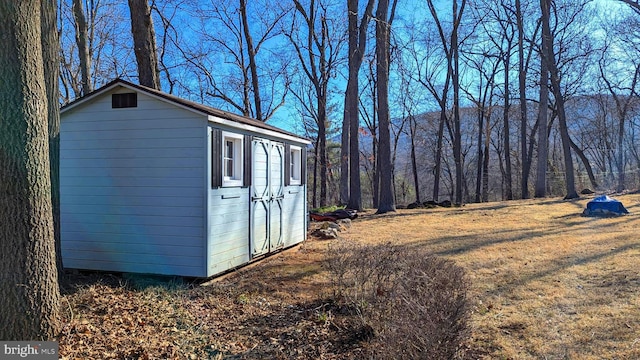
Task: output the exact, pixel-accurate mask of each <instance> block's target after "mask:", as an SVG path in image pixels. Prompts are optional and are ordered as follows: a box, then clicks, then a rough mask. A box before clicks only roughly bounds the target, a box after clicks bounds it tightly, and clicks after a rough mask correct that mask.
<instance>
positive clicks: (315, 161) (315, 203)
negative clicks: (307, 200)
mask: <svg viewBox="0 0 640 360" xmlns="http://www.w3.org/2000/svg"><path fill="white" fill-rule="evenodd" d="M318 139H320V137H319V136H318V138H317V139H316V146H315V148H314V149H313V150H314V156H315V158H314V159H313V197H312V201H311V202H312V204H313V207H314V208H317V207H318V153H319V149H318V148H319V147H318Z"/></svg>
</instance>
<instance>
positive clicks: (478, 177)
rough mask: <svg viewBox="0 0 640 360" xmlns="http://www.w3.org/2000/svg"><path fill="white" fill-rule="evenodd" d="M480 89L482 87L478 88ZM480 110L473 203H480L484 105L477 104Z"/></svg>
mask: <svg viewBox="0 0 640 360" xmlns="http://www.w3.org/2000/svg"><path fill="white" fill-rule="evenodd" d="M480 88H482V86H481V87H480ZM479 105H480V108H479V109H478V161H477V162H476V199H475V202H477V203H479V202H480V201H482V198H481V193H480V192H481V190H482V161H483V157H484V153H483V149H482V135H483V132H484V104H479Z"/></svg>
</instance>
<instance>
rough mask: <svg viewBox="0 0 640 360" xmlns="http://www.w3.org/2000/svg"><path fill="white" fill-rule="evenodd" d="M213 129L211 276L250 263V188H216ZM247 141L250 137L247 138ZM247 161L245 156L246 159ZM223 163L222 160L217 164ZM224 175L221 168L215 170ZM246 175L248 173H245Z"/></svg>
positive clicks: (210, 151) (209, 219) (209, 213)
mask: <svg viewBox="0 0 640 360" xmlns="http://www.w3.org/2000/svg"><path fill="white" fill-rule="evenodd" d="M211 131H212V129H211V128H209V130H208V131H207V133H208V139H207V146H206V148H207V162H206V163H207V164H208V165H207V168H208V170H207V188H208V191H207V234H206V236H207V249H206V250H207V253H206V254H207V255H206V261H207V276H213V275H216V274H219V273H221V272H224V271H226V270H229V269H232V268H234V267H237V266H240V265H242V264H246V263H247V262H249V260H250V257H249V197H250V195H249V188H247V187H220V188H212V186H211V184H212V179H211V176H212V171H211V164H212V163H213V162H212V157H213V156H222V154H221V153H219V152H218V151H216V150H215V149H212V148H211V143H212V142H211V136H212V133H211ZM245 140H246V139H245ZM244 160H246V157H245V159H243V161H244ZM217 164H219V163H217ZM214 173H216V175H219V176H221V174H220V172H219V171H214ZM244 176H246V174H245V175H244Z"/></svg>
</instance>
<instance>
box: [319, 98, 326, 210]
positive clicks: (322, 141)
mask: <svg viewBox="0 0 640 360" xmlns="http://www.w3.org/2000/svg"><path fill="white" fill-rule="evenodd" d="M322 102H323V99H318V119H322V121H320V120H319V121H318V152H319V154H318V155H319V156H320V206H326V205H327V130H326V128H325V121H326V118H327V115H326V106H325V104H323V103H322Z"/></svg>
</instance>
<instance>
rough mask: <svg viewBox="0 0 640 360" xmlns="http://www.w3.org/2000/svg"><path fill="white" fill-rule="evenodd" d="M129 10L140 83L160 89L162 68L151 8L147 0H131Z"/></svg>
mask: <svg viewBox="0 0 640 360" xmlns="http://www.w3.org/2000/svg"><path fill="white" fill-rule="evenodd" d="M129 10H130V13H131V34H132V35H133V51H134V52H135V54H136V61H137V63H138V78H139V82H140V85H143V86H146V87H150V88H152V89H156V90H160V70H159V69H158V54H157V53H156V34H155V30H154V27H153V19H152V18H151V8H150V7H149V3H148V2H147V0H129Z"/></svg>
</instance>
